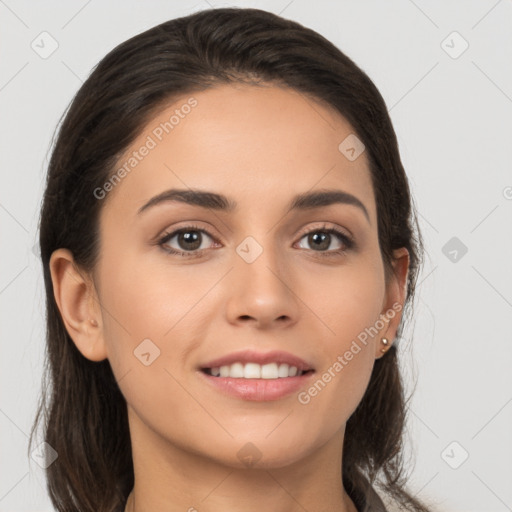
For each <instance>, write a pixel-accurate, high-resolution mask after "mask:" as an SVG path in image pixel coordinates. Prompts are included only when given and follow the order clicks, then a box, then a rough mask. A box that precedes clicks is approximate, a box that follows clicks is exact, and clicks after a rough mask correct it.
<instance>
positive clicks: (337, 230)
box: [153, 221, 356, 257]
mask: <svg viewBox="0 0 512 512" xmlns="http://www.w3.org/2000/svg"><path fill="white" fill-rule="evenodd" d="M320 224H321V225H314V226H309V227H307V228H305V229H303V230H301V231H300V232H299V234H297V235H295V236H296V237H298V240H297V242H299V241H300V240H302V238H304V237H305V236H307V235H309V234H310V233H315V232H317V231H318V232H322V231H325V232H329V233H331V234H334V235H335V236H336V237H338V238H341V242H342V243H343V244H344V245H345V246H346V247H345V248H344V249H333V250H329V251H313V250H309V251H312V252H316V253H318V254H319V255H324V256H326V257H329V256H336V255H340V254H344V253H345V252H347V251H349V250H351V249H354V248H356V242H355V239H354V236H353V235H352V233H351V232H350V231H349V230H348V229H346V228H342V227H340V226H338V225H337V224H334V223H332V222H328V221H323V222H320ZM186 231H199V232H201V233H204V234H206V235H207V236H208V237H210V238H211V239H212V240H213V241H214V242H215V243H220V242H219V240H218V237H216V236H215V235H213V234H211V233H210V231H209V229H207V228H204V227H201V226H200V225H197V224H195V222H194V221H188V222H187V221H185V222H184V225H183V226H176V227H173V228H172V229H170V230H165V231H164V232H163V233H162V234H160V235H159V236H158V237H157V238H156V240H154V241H153V243H154V244H155V245H159V246H162V245H164V244H166V243H168V241H169V240H171V239H172V238H174V237H175V236H176V235H178V234H179V233H180V232H186ZM343 238H345V240H343ZM163 250H165V251H166V252H168V253H170V254H171V255H173V254H175V255H178V254H187V256H186V257H194V256H200V255H202V254H203V253H204V252H205V251H207V250H208V249H196V250H194V251H180V250H177V249H172V248H170V249H163ZM306 250H308V249H306Z"/></svg>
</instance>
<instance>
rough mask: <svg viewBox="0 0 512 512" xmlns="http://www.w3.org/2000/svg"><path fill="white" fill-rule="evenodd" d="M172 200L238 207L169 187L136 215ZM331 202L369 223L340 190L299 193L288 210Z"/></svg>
mask: <svg viewBox="0 0 512 512" xmlns="http://www.w3.org/2000/svg"><path fill="white" fill-rule="evenodd" d="M174 201H178V202H182V203H186V204H190V205H193V206H199V207H201V208H208V209H212V210H217V211H224V212H228V213H231V212H233V211H235V210H236V209H237V207H238V204H237V202H236V201H234V200H232V199H229V198H227V197H226V196H224V195H222V194H218V193H216V192H209V191H207V190H197V189H170V190H166V191H164V192H162V193H161V194H158V195H157V196H155V197H152V198H151V199H150V200H149V201H148V202H147V203H146V204H144V205H143V206H142V207H141V208H139V210H138V212H137V215H140V214H141V213H143V212H144V211H146V210H148V209H149V208H152V207H154V206H156V205H158V204H162V203H168V202H174ZM332 204H346V205H350V206H355V207H357V208H359V209H360V210H361V211H362V212H363V213H364V215H365V217H366V219H367V220H368V223H369V224H371V222H370V216H369V214H368V210H367V209H366V207H365V205H364V204H363V203H362V202H361V201H360V200H359V199H358V198H357V197H356V196H354V195H352V194H349V193H348V192H344V191H342V190H330V189H321V190H314V191H313V192H305V193H303V194H299V195H297V196H295V197H293V198H292V200H291V202H290V204H289V207H288V210H289V211H299V210H300V211H302V210H311V209H315V208H322V207H324V206H330V205H332Z"/></svg>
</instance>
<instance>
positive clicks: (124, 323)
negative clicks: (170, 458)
mask: <svg viewBox="0 0 512 512" xmlns="http://www.w3.org/2000/svg"><path fill="white" fill-rule="evenodd" d="M172 116H174V117H172ZM166 123H167V124H166ZM347 137H349V138H348V139H347ZM340 144H341V146H340ZM361 150H362V148H361V147H360V146H359V145H358V144H357V140H356V139H354V134H353V130H352V129H351V126H350V125H349V124H348V123H347V122H346V121H345V120H344V119H343V118H342V117H341V116H340V115H338V114H337V113H334V112H333V111H332V110H330V109H328V108H326V107H325V106H322V105H320V104H319V103H317V102H315V101H313V100H312V99H310V98H306V97H305V96H304V95H302V94H300V93H298V92H296V91H293V90H290V89H282V88H277V87H270V86H266V87H255V86H248V85H240V84H238V85H224V86H219V87H216V88H213V89H209V90H206V91H203V92H198V93H194V94H190V95H184V96H183V97H182V99H180V100H178V101H176V102H175V103H173V105H172V106H171V107H169V108H167V109H166V110H164V111H162V112H161V113H160V114H159V115H158V116H157V117H156V118H154V119H153V120H152V121H151V122H150V123H148V125H147V126H146V127H145V129H144V130H143V133H142V134H141V135H140V136H139V137H138V138H137V140H136V141H135V142H134V143H133V144H132V146H131V147H130V148H129V150H128V151H127V152H126V155H124V156H123V157H122V158H121V159H120V160H119V162H118V165H117V167H116V169H121V168H122V167H123V166H124V172H123V171H119V172H118V173H117V176H118V178H119V179H118V180H117V181H112V182H111V183H110V185H109V184H106V185H105V187H104V188H103V191H108V192H107V197H106V198H105V199H103V198H102V197H103V196H104V195H105V193H104V192H103V191H98V190H97V191H96V192H95V194H96V195H97V197H98V200H99V201H105V205H104V206H103V208H102V211H101V217H100V239H101V255H100V259H99V261H98V265H97V267H96V269H95V273H94V280H95V283H96V285H97V287H96V289H95V290H94V293H96V294H97V295H96V298H97V301H98V302H97V303H99V304H101V308H100V307H98V308H97V309H96V310H95V312H96V316H95V317H94V318H96V319H97V320H98V323H99V327H98V328H97V329H98V331H97V332H98V338H97V340H99V341H97V342H96V344H95V345H94V347H95V348H94V349H92V348H90V345H89V349H87V350H85V348H84V347H85V346H86V342H83V343H82V344H80V343H77V345H78V346H79V348H80V349H81V350H82V353H84V354H86V355H87V357H89V358H91V359H95V360H101V359H103V358H105V357H108V359H109V362H110V364H111V366H112V369H113V372H114V374H115V377H116V379H117V380H118V383H119V387H120V389H121V391H122V393H123V395H124V397H125V398H126V401H127V404H128V412H129V419H130V430H131V435H132V440H134V442H135V443H139V446H144V449H145V450H147V451H149V452H150V451H151V450H153V451H155V452H156V451H158V453H159V454H160V455H162V454H165V453H167V452H166V450H167V449H169V452H168V453H171V451H172V450H177V449H180V450H185V451H187V452H192V453H194V454H196V455H200V456H202V457H206V458H208V459H210V460H214V461H217V462H222V463H224V464H227V465H229V466H237V467H242V466H244V465H247V464H252V463H255V462H257V463H258V464H259V465H261V467H272V466H273V467H281V466H284V465H288V464H292V463H294V462H298V461H300V460H301V459H304V458H305V457H307V456H309V455H311V454H313V453H314V452H315V451H317V450H320V448H321V447H324V446H331V447H334V446H336V447H337V448H340V449H341V446H342V440H343V433H344V428H345V423H346V421H347V420H348V418H349V417H350V415H351V414H352V412H353V411H354V409H355V408H356V406H357V405H358V403H359V402H360V400H361V398H362V396H363V394H364V392H365V390H366V387H367V384H368V381H369V378H370V375H371V372H372V368H373V364H374V361H375V358H376V357H380V356H382V353H381V352H380V349H381V347H382V345H381V344H380V339H381V337H383V336H385V337H387V338H388V339H390V341H392V340H393V339H394V336H395V333H396V328H397V327H398V323H399V317H400V313H399V309H400V305H401V304H403V300H404V295H403V291H404V285H405V275H406V271H407V261H406V260H407V254H405V257H404V258H402V259H401V260H400V261H401V262H402V265H401V266H400V268H399V269H401V270H400V273H399V275H400V276H401V278H400V279H398V280H395V279H393V280H392V281H390V283H389V285H388V286H387V287H386V284H385V280H384V267H383V262H382V258H381V253H380V249H379V242H378V236H377V216H376V215H377V214H376V205H375V197H374V194H373V190H372V184H371V180H370V172H369V167H368V165H369V164H368V160H367V155H366V153H365V152H364V150H363V151H362V152H361ZM171 190H180V191H183V192H184V193H186V194H190V193H191V191H195V192H197V193H198V195H197V197H196V200H192V199H190V200H188V201H187V200H186V196H181V200H179V196H174V199H172V197H171V194H170V191H171ZM318 191H323V192H326V191H332V192H340V193H341V192H343V194H345V195H344V196H342V195H341V194H340V195H339V196H338V197H337V198H336V197H334V196H332V197H333V198H334V200H326V201H324V200H322V199H319V200H318V201H316V203H315V201H308V200H307V199H305V200H304V201H302V202H301V201H299V202H298V205H296V207H295V208H291V206H292V205H293V203H294V202H295V201H296V200H297V198H298V197H299V196H303V197H302V199H304V198H305V197H306V198H307V196H308V195H309V194H312V193H315V192H318ZM206 192H208V193H209V194H210V195H209V196H203V195H200V194H205V193H206ZM165 194H168V198H167V200H165ZM221 196H222V197H221ZM191 197H192V196H191V195H189V198H191ZM155 198H160V199H161V200H158V201H157V200H155ZM343 198H345V200H344V199H343ZM347 198H348V199H347ZM199 199H201V201H199ZM200 202H202V203H203V205H201V204H199V203H200ZM228 204H229V205H232V208H228V207H227V206H228ZM235 205H236V206H235ZM330 229H334V230H337V231H339V233H340V235H337V234H335V233H334V232H328V231H326V230H330ZM177 230H183V232H182V234H181V235H180V234H176V233H175V234H173V233H174V232H175V231H177ZM166 235H170V236H166ZM171 251H177V252H181V253H185V254H183V255H182V254H172V253H171ZM405 252H406V251H405ZM97 303H96V302H94V303H93V306H91V307H94V304H97ZM90 314H91V315H94V311H93V312H91V313H90ZM379 320H380V321H379ZM93 331H94V330H93ZM242 351H253V352H254V353H257V354H258V355H262V354H263V355H265V354H267V353H269V352H271V351H282V352H285V353H288V354H289V355H291V356H294V357H296V358H300V359H301V360H303V361H304V362H306V363H307V365H308V367H309V368H310V369H313V371H312V372H311V371H310V372H308V373H305V374H304V375H303V376H301V377H297V376H296V377H284V376H283V377H279V378H276V376H275V374H273V373H272V372H273V371H276V370H277V371H278V372H279V368H280V371H281V372H283V373H281V375H285V374H286V366H284V364H285V363H284V361H285V360H286V358H285V359H279V358H277V356H272V354H271V357H270V359H269V360H262V362H264V363H265V365H264V367H263V370H262V369H261V368H262V367H261V366H254V365H248V366H244V365H243V364H242V365H240V364H235V365H234V366H229V365H221V366H228V370H226V369H224V370H222V371H223V372H224V373H223V375H226V373H225V372H226V371H230V372H234V373H232V374H231V375H232V376H233V375H235V376H237V375H239V374H237V371H238V372H244V371H245V372H246V374H244V375H246V376H248V377H249V376H253V375H256V374H252V373H250V372H251V371H253V370H254V371H256V372H257V371H263V372H264V373H265V375H268V376H270V378H269V379H261V380H253V379H251V378H247V379H245V378H244V379H241V378H236V380H233V377H232V378H231V379H230V378H228V377H223V376H221V377H215V376H207V375H206V374H205V372H204V371H203V369H204V368H205V367H210V366H213V367H215V365H210V364H209V363H211V362H215V360H217V359H219V358H223V357H224V356H229V355H231V354H233V353H237V352H242ZM253 359H256V356H248V358H247V360H244V359H243V358H242V356H241V355H236V356H235V357H234V360H233V362H236V361H239V362H241V363H245V362H251V361H252V362H257V361H258V360H257V359H256V361H253ZM272 362H274V363H275V366H274V365H273V364H272ZM290 366H291V363H290ZM213 371H215V370H213ZM267 372H269V373H267ZM291 373H292V374H293V370H292V371H291ZM240 375H242V374H240ZM329 375H330V378H329ZM215 379H219V380H218V381H215ZM287 379H290V380H288V381H287ZM214 381H215V382H214ZM221 382H222V383H223V386H220V385H219V384H220V383H221ZM319 382H320V384H319ZM315 383H316V387H315ZM249 443H250V444H249ZM326 443H328V444H327V445H326ZM141 449H142V448H141ZM134 456H135V455H134Z"/></svg>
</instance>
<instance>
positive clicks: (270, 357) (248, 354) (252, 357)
mask: <svg viewBox="0 0 512 512" xmlns="http://www.w3.org/2000/svg"><path fill="white" fill-rule="evenodd" d="M233 363H244V364H245V363H258V364H260V365H263V364H268V363H277V364H283V363H286V364H288V365H289V366H295V367H296V368H297V370H302V371H303V372H306V371H308V370H313V367H312V366H311V365H310V364H309V363H307V362H306V361H304V360H303V359H301V358H300V357H298V356H295V355H293V354H290V353H289V352H283V351H282V350H273V351H271V352H256V351H254V350H241V351H239V352H232V353H231V354H228V355H225V356H222V357H219V358H217V359H212V360H211V361H209V362H207V363H205V364H201V365H200V368H201V369H202V370H204V369H205V368H219V367H221V366H229V365H231V364H233Z"/></svg>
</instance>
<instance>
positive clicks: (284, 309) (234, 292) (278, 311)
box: [226, 248, 300, 329]
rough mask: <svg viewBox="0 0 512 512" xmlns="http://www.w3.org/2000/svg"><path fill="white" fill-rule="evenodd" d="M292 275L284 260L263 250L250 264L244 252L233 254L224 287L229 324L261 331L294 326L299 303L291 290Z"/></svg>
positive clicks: (249, 259)
mask: <svg viewBox="0 0 512 512" xmlns="http://www.w3.org/2000/svg"><path fill="white" fill-rule="evenodd" d="M252 249H253V248H252ZM240 254H241V255H242V256H240ZM293 273H294V271H293V268H291V266H289V265H286V262H285V261H284V260H283V257H282V256H279V257H278V256H277V255H276V254H275V252H274V251H272V250H270V249H267V248H265V249H263V250H262V252H261V254H259V256H257V257H256V259H254V260H253V261H251V258H245V255H244V252H243V250H241V251H240V252H237V253H235V255H234V268H233V269H232V270H231V272H230V273H229V278H228V279H229V282H228V283H227V287H228V292H227V293H228V300H227V310H226V314H227V317H228V321H229V322H230V323H232V324H237V323H239V324H244V323H250V324H253V325H254V326H255V327H257V328H260V329H267V328H275V327H281V328H284V327H290V326H291V325H293V324H294V323H296V322H297V318H298V312H299V304H300V300H299V298H298V296H297V294H296V292H295V291H294V290H293V288H294V286H293V283H294V276H293Z"/></svg>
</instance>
